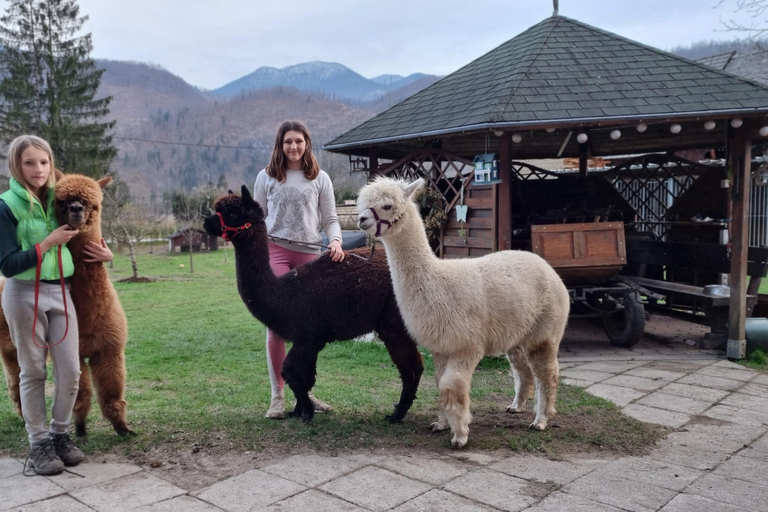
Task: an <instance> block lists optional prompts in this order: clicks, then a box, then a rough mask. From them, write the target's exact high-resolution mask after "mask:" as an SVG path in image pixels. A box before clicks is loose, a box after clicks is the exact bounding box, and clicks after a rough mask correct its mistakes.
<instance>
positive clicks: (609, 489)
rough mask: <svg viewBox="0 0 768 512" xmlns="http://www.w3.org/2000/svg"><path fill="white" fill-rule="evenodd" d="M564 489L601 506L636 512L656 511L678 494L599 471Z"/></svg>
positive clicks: (575, 481)
mask: <svg viewBox="0 0 768 512" xmlns="http://www.w3.org/2000/svg"><path fill="white" fill-rule="evenodd" d="M562 490H563V491H564V492H567V493H569V494H575V495H577V496H581V497H583V498H587V499H590V500H592V501H597V502H598V503H604V504H606V505H611V506H614V507H618V508H620V509H623V510H632V511H637V512H652V511H656V510H658V509H659V508H661V507H662V506H663V505H665V504H666V503H667V502H669V501H670V500H671V499H672V498H674V497H675V496H676V495H677V492H676V491H672V490H670V489H666V488H664V487H659V486H657V485H652V484H649V483H646V482H637V481H633V480H631V479H628V478H622V477H621V475H606V474H603V473H601V474H598V472H594V473H590V474H588V475H586V476H583V477H581V478H579V479H577V480H574V481H573V482H571V483H570V484H568V485H566V486H565V487H563V489H562Z"/></svg>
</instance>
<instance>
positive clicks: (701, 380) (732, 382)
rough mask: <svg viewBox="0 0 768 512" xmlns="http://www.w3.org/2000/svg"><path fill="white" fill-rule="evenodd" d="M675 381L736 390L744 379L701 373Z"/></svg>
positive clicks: (731, 390) (730, 390)
mask: <svg viewBox="0 0 768 512" xmlns="http://www.w3.org/2000/svg"><path fill="white" fill-rule="evenodd" d="M675 382H677V383H678V384H690V385H691V386H701V387H704V388H713V389H722V390H723V391H729V392H733V391H736V390H737V389H739V388H740V387H741V386H743V385H744V381H740V380H736V379H725V378H722V377H713V376H712V375H703V374H701V373H692V374H690V375H686V376H685V377H683V378H681V379H678V380H677V381H675Z"/></svg>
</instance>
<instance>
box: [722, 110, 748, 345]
mask: <svg viewBox="0 0 768 512" xmlns="http://www.w3.org/2000/svg"><path fill="white" fill-rule="evenodd" d="M751 160H752V137H751V130H750V127H749V123H744V124H743V125H742V126H741V127H739V128H736V129H734V128H732V127H730V126H729V127H728V177H729V179H730V180H731V184H732V185H731V280H730V286H731V300H730V310H729V315H728V345H727V350H726V355H727V357H728V359H743V358H745V357H746V355H747V340H746V334H745V328H744V325H745V318H746V312H747V248H748V245H749V238H748V235H749V217H748V215H749V185H750V164H751Z"/></svg>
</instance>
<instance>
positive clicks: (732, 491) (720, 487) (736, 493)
mask: <svg viewBox="0 0 768 512" xmlns="http://www.w3.org/2000/svg"><path fill="white" fill-rule="evenodd" d="M686 493H687V494H698V495H699V496H703V497H705V498H709V499H711V500H713V501H718V502H720V503H728V504H729V505H736V506H738V507H743V508H746V509H749V510H753V511H757V510H766V508H767V505H768V499H766V497H768V487H766V486H765V485H759V484H755V483H752V482H747V481H744V480H737V479H732V478H726V477H723V476H721V475H714V474H712V475H705V476H703V477H702V478H700V479H699V480H697V481H696V482H694V483H693V484H692V485H691V486H690V487H689V488H688V489H686Z"/></svg>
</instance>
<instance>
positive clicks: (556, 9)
mask: <svg viewBox="0 0 768 512" xmlns="http://www.w3.org/2000/svg"><path fill="white" fill-rule="evenodd" d="M552 3H553V4H555V12H553V13H552V16H557V15H558V14H559V12H558V11H559V10H560V8H559V5H558V4H559V3H560V2H559V1H558V0H552Z"/></svg>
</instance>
